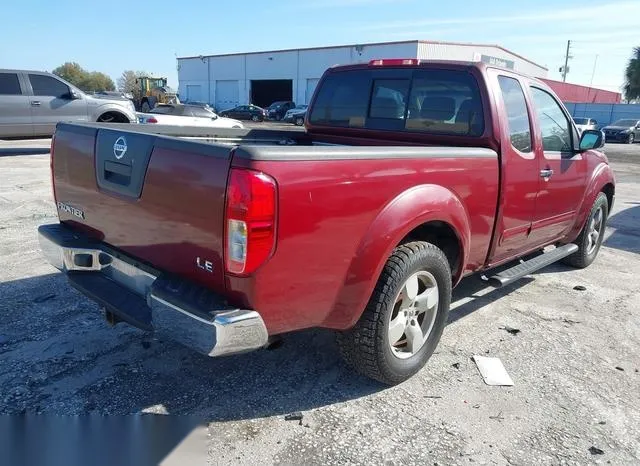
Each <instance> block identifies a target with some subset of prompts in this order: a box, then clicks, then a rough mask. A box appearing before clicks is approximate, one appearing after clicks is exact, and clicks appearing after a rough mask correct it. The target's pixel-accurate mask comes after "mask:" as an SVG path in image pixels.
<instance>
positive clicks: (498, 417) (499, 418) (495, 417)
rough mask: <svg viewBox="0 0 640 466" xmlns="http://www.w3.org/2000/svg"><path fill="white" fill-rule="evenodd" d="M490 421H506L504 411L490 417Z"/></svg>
mask: <svg viewBox="0 0 640 466" xmlns="http://www.w3.org/2000/svg"><path fill="white" fill-rule="evenodd" d="M489 419H494V420H496V421H504V416H503V415H502V411H500V412H499V413H498V414H497V415H495V416H489Z"/></svg>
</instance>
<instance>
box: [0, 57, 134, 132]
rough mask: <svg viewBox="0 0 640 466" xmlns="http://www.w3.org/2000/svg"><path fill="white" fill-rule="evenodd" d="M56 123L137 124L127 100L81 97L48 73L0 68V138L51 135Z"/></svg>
mask: <svg viewBox="0 0 640 466" xmlns="http://www.w3.org/2000/svg"><path fill="white" fill-rule="evenodd" d="M60 121H70V122H87V121H101V122H117V123H135V122H137V120H136V115H135V108H134V106H133V102H131V101H130V100H128V99H124V98H118V97H113V96H98V95H88V94H85V93H84V92H82V91H81V90H79V89H78V88H76V87H75V86H73V85H71V84H69V83H68V82H66V81H65V80H64V79H61V78H59V77H58V76H56V75H54V74H51V73H43V72H41V71H24V70H3V69H0V138H2V137H34V136H51V135H52V134H53V132H54V131H55V127H56V124H57V123H58V122H60Z"/></svg>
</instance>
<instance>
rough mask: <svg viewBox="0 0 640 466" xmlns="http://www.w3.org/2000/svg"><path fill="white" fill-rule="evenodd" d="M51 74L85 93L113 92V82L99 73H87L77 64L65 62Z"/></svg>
mask: <svg viewBox="0 0 640 466" xmlns="http://www.w3.org/2000/svg"><path fill="white" fill-rule="evenodd" d="M53 74H55V75H57V76H60V77H61V78H62V79H64V80H65V81H68V82H69V83H71V84H73V85H74V86H76V87H78V88H79V89H82V90H83V91H86V92H94V91H113V90H115V88H116V86H115V84H114V83H113V80H112V79H111V78H110V77H109V76H107V75H106V74H104V73H101V72H99V71H87V70H85V69H84V68H82V67H81V66H80V65H79V64H78V63H75V62H66V63H65V64H63V65H60V66H59V67H57V68H56V69H54V70H53Z"/></svg>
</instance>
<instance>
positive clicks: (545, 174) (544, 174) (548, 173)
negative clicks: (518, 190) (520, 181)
mask: <svg viewBox="0 0 640 466" xmlns="http://www.w3.org/2000/svg"><path fill="white" fill-rule="evenodd" d="M551 175H553V170H552V169H550V168H545V169H544V170H540V178H551Z"/></svg>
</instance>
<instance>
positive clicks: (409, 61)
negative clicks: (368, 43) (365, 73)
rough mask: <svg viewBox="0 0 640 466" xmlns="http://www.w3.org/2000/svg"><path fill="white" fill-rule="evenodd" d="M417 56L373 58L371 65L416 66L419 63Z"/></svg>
mask: <svg viewBox="0 0 640 466" xmlns="http://www.w3.org/2000/svg"><path fill="white" fill-rule="evenodd" d="M419 64H420V60H418V59H417V58H390V59H389V58H386V59H383V60H371V61H370V62H369V66H403V65H404V66H412V65H413V66H415V65H419Z"/></svg>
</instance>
